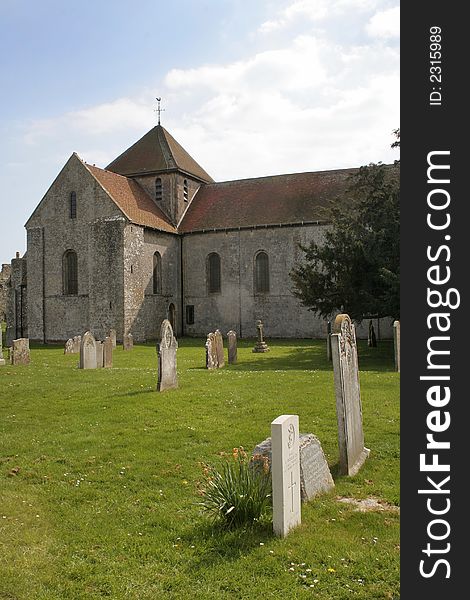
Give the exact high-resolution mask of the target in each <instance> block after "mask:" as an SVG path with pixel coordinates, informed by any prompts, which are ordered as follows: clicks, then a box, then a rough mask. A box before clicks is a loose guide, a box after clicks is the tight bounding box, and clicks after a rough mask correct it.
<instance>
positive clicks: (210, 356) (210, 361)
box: [206, 333, 219, 369]
mask: <svg viewBox="0 0 470 600" xmlns="http://www.w3.org/2000/svg"><path fill="white" fill-rule="evenodd" d="M218 366H219V362H218V360H217V348H216V340H215V334H214V333H208V334H207V340H206V369H217V367H218Z"/></svg>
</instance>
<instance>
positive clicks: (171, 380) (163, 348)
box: [157, 319, 178, 392]
mask: <svg viewBox="0 0 470 600" xmlns="http://www.w3.org/2000/svg"><path fill="white" fill-rule="evenodd" d="M177 350H178V342H177V341H176V338H175V336H174V335H173V328H172V326H171V323H170V321H168V319H165V320H164V321H163V323H162V326H161V329H160V343H159V344H157V354H158V381H157V391H159V392H163V391H165V390H171V389H175V388H177V387H178V375H177V371H176V351H177Z"/></svg>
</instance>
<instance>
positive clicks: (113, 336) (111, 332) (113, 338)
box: [109, 329, 116, 348]
mask: <svg viewBox="0 0 470 600" xmlns="http://www.w3.org/2000/svg"><path fill="white" fill-rule="evenodd" d="M109 337H110V338H111V343H112V344H113V348H116V330H115V329H110V330H109Z"/></svg>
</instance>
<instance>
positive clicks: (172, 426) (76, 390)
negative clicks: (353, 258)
mask: <svg viewBox="0 0 470 600" xmlns="http://www.w3.org/2000/svg"><path fill="white" fill-rule="evenodd" d="M252 346H253V343H252V342H245V341H242V342H240V344H239V351H238V355H239V362H238V364H237V365H232V366H227V367H225V368H224V369H221V370H218V371H207V370H206V369H205V368H203V367H204V356H205V355H204V342H203V341H202V340H191V339H183V340H180V347H179V350H178V374H179V385H180V388H179V389H178V390H174V391H167V392H164V393H158V392H156V391H155V386H156V367H157V362H156V352H155V348H154V347H153V346H152V345H137V346H135V347H134V350H133V351H132V352H123V351H122V349H121V348H119V347H118V348H117V349H116V351H115V353H114V367H113V369H100V370H95V371H83V370H82V371H80V370H78V369H77V362H78V356H77V355H64V354H63V349H62V348H58V347H52V346H49V347H40V348H39V347H37V348H33V350H32V364H31V365H30V366H28V367H20V366H17V367H11V366H5V367H0V599H2V600H3V599H10V600H11V599H21V600H23V599H24V600H36V599H41V600H67V599H71V600H79V599H86V600H92V599H95V598H116V599H121V598H122V599H127V598H129V599H135V600H144V599H152V600H154V599H160V598H164V599H167V598H170V599H173V598H174V599H178V600H179V599H181V600H185V599H188V600H189V599H190V598H191V599H193V598H197V599H201V600H206V599H207V600H210V599H218V598H234V599H244V598H250V599H258V598H282V599H286V598H289V599H291V598H295V599H296V598H315V599H320V600H326V599H328V600H330V599H334V600H336V599H342V598H354V599H358V598H360V599H363V600H374V599H375V598H377V599H378V598H385V599H387V598H388V599H391V598H395V599H396V598H398V597H399V517H398V515H397V514H396V513H393V512H390V511H386V512H369V513H359V512H356V511H354V509H353V508H352V507H351V506H349V505H344V504H341V503H339V502H338V501H337V500H336V496H350V497H355V498H366V497H369V496H374V497H377V498H380V499H382V500H384V501H386V502H388V503H391V504H398V503H399V462H398V461H399V376H398V374H397V373H395V372H394V371H393V356H392V346H391V343H389V342H383V343H381V344H380V347H379V348H377V349H372V348H367V346H366V345H365V344H364V343H361V345H360V349H359V362H360V368H361V373H360V380H361V390H362V402H363V414H364V431H365V441H366V446H367V447H369V448H370V449H371V454H370V457H369V459H368V460H367V461H366V463H365V465H364V467H363V468H362V469H361V471H360V472H359V473H358V474H357V475H356V476H355V477H352V478H347V477H338V475H337V472H338V469H337V460H338V449H337V434H336V415H335V399H334V388H333V374H332V371H331V363H328V362H327V361H326V358H325V343H324V342H323V341H322V342H320V341H313V342H312V341H310V340H309V341H306V340H300V341H299V340H296V341H293V340H289V341H276V342H274V341H272V342H270V347H271V352H270V353H268V354H253V353H252V352H251V348H252ZM291 413H294V414H298V415H299V417H300V429H301V431H303V432H312V433H314V434H315V435H317V436H318V437H319V439H320V440H321V442H322V445H323V449H324V451H325V453H326V455H327V459H328V461H329V464H330V467H331V469H332V472H333V475H334V477H335V480H336V489H335V491H334V492H333V493H331V494H328V495H324V496H321V497H319V498H317V499H315V500H313V501H311V502H310V503H308V504H307V505H303V507H302V525H301V526H300V527H299V528H297V529H296V530H294V531H293V532H292V533H291V534H290V535H289V536H288V537H287V538H285V539H283V540H280V539H277V538H274V537H273V535H272V532H271V528H270V527H269V526H263V525H259V526H258V527H254V528H249V529H246V530H240V529H235V530H230V531H223V530H218V529H214V528H212V527H211V526H210V523H209V521H208V519H207V518H206V517H204V516H203V515H202V514H201V512H200V508H199V507H198V502H200V496H198V491H197V490H198V485H199V484H200V482H201V481H202V480H203V474H202V467H201V463H213V464H218V462H219V461H222V460H223V458H224V454H225V453H226V454H227V455H231V453H232V448H234V447H237V446H244V447H245V448H246V449H247V450H250V451H251V449H252V448H253V447H254V446H255V445H256V444H257V443H259V442H260V441H262V440H263V439H265V438H266V437H268V436H269V435H270V423H271V421H272V420H273V419H274V418H276V417H277V416H279V415H280V414H291ZM310 569H311V571H310ZM302 575H305V577H302ZM314 580H318V581H317V583H314ZM310 585H313V586H314V587H312V588H311V587H309V586H310Z"/></svg>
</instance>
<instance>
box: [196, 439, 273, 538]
mask: <svg viewBox="0 0 470 600" xmlns="http://www.w3.org/2000/svg"><path fill="white" fill-rule="evenodd" d="M205 477H206V482H205V486H204V489H203V490H202V495H203V500H202V501H201V503H200V505H201V506H202V509H203V512H205V513H206V514H208V515H209V516H210V517H211V518H212V519H213V520H214V522H218V523H221V524H223V525H225V526H227V527H238V526H241V525H251V524H253V523H255V522H257V521H261V520H263V519H264V518H267V517H268V515H269V513H270V510H271V487H272V484H271V475H270V472H269V465H268V462H267V459H266V457H261V456H255V457H253V458H249V457H248V455H247V453H246V452H245V450H244V449H243V447H240V448H234V449H233V455H232V460H231V461H227V462H225V463H224V464H223V465H222V466H221V468H220V470H218V469H216V468H215V467H213V466H206V467H205Z"/></svg>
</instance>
